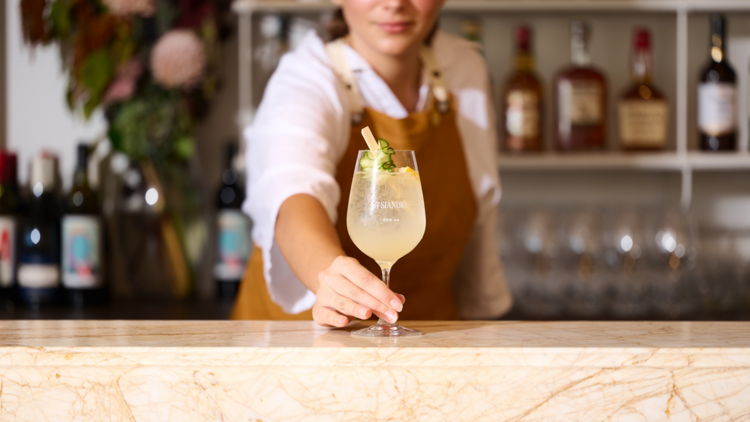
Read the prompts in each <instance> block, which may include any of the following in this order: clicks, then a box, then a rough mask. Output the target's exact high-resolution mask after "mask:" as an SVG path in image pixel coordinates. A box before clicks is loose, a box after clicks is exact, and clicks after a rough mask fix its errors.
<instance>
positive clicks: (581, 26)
mask: <svg viewBox="0 0 750 422" xmlns="http://www.w3.org/2000/svg"><path fill="white" fill-rule="evenodd" d="M588 33H589V27H588V25H586V24H585V23H583V22H581V21H572V22H570V34H571V36H572V37H573V38H576V37H580V38H582V39H584V40H585V39H586V37H587V36H588Z"/></svg>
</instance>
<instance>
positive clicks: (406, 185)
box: [346, 148, 426, 337]
mask: <svg viewBox="0 0 750 422" xmlns="http://www.w3.org/2000/svg"><path fill="white" fill-rule="evenodd" d="M425 225H426V219H425V212H424V197H423V196H422V184H421V182H420V180H419V171H418V169H417V159H416V158H415V157H414V151H396V150H393V149H390V148H386V149H381V150H378V151H377V152H373V151H359V154H358V155H357V166H356V168H355V169H354V179H353V181H352V189H351V192H350V193H349V208H348V211H347V215H346V227H347V229H348V230H349V236H351V238H352V241H353V242H354V244H355V245H357V247H358V248H359V249H360V250H361V251H362V252H363V253H364V254H365V255H367V256H369V257H370V258H372V259H374V260H375V262H377V263H378V265H379V266H380V269H381V270H382V272H383V283H385V284H386V286H388V287H390V274H391V268H392V267H393V264H395V263H396V261H398V260H399V259H400V258H401V257H403V256H404V255H406V254H407V253H409V252H411V251H412V250H413V249H414V248H415V247H416V246H417V244H419V242H420V241H421V240H422V237H423V236H424V231H425ZM352 335H354V336H366V337H393V336H419V335H422V332H421V331H417V330H412V329H410V328H406V327H402V326H400V325H398V324H391V323H389V322H387V321H383V320H382V319H380V320H378V322H377V324H375V325H373V326H371V327H369V328H365V329H361V330H357V331H352Z"/></svg>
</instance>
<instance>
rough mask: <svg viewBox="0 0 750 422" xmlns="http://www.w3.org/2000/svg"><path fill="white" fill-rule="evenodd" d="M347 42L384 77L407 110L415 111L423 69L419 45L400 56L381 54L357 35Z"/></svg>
mask: <svg viewBox="0 0 750 422" xmlns="http://www.w3.org/2000/svg"><path fill="white" fill-rule="evenodd" d="M347 42H348V43H349V45H351V47H352V48H353V49H354V50H355V51H357V53H359V55H360V56H362V57H363V58H364V59H365V60H367V62H368V63H369V64H370V66H372V69H373V70H374V71H375V72H376V73H377V74H378V75H380V77H381V78H383V80H384V81H385V83H386V84H388V87H389V88H391V91H393V94H394V95H395V96H396V98H398V100H399V102H400V103H401V105H403V106H404V108H405V109H406V111H407V112H412V111H415V110H416V108H417V103H418V102H419V87H420V84H421V71H422V65H421V62H420V60H419V47H415V48H413V49H411V50H410V51H407V52H406V53H404V54H402V55H400V56H390V55H386V54H381V53H380V52H378V51H376V50H375V49H373V48H372V47H371V46H370V45H368V44H367V43H366V42H363V41H361V40H358V39H357V37H353V36H349V37H347ZM412 50H413V51H412Z"/></svg>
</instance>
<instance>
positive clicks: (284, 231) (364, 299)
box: [275, 194, 403, 327]
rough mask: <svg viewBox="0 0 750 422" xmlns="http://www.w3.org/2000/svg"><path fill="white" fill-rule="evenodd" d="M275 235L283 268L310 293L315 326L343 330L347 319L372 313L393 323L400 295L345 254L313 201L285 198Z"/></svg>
mask: <svg viewBox="0 0 750 422" xmlns="http://www.w3.org/2000/svg"><path fill="white" fill-rule="evenodd" d="M275 237H276V244H277V245H278V247H279V250H281V253H282V254H283V255H284V259H285V260H286V261H287V263H288V264H289V267H290V268H291V269H292V271H293V272H294V274H295V275H296V276H297V278H299V280H300V281H301V282H302V283H303V284H304V285H305V286H306V287H307V288H308V289H310V290H311V291H312V292H313V293H315V295H316V298H317V301H316V303H315V306H313V318H314V319H315V322H317V323H318V324H320V325H328V326H334V327H343V326H344V325H346V324H347V323H349V320H350V317H355V318H359V319H367V318H369V317H370V316H371V315H372V313H374V314H375V315H377V316H378V317H379V318H382V319H384V320H386V321H389V322H396V320H397V319H398V314H397V313H396V312H400V311H401V309H402V303H403V296H402V297H399V295H396V294H395V293H393V292H392V291H391V290H390V289H389V288H388V287H386V285H385V284H384V283H383V282H382V281H381V280H380V279H379V278H378V277H376V276H375V275H374V274H372V273H371V272H370V271H368V270H367V269H366V268H365V267H363V266H362V265H360V264H359V262H357V260H356V259H354V258H350V257H347V256H346V254H345V252H344V250H343V249H342V248H341V242H340V241H339V238H338V235H337V234H336V229H335V228H334V226H333V224H332V223H331V220H330V218H329V217H328V214H327V213H326V211H325V208H323V205H322V204H321V203H320V201H318V200H317V199H316V198H314V197H313V196H311V195H306V194H298V195H293V196H291V197H289V198H287V199H286V200H285V201H284V202H283V203H282V204H281V207H280V208H279V213H278V216H277V218H276V228H275Z"/></svg>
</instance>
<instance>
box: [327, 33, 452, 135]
mask: <svg viewBox="0 0 750 422" xmlns="http://www.w3.org/2000/svg"><path fill="white" fill-rule="evenodd" d="M345 47H346V44H345V43H344V40H343V38H339V39H337V40H334V41H331V42H328V43H326V50H327V51H328V57H329V59H330V60H331V67H332V68H333V72H334V73H335V74H336V75H337V76H338V77H339V79H340V80H341V81H342V82H343V83H344V86H345V87H346V95H347V96H348V97H349V104H351V111H352V123H353V124H359V123H360V122H362V116H363V115H364V114H363V113H364V107H363V106H362V95H361V93H360V91H359V86H358V85H357V79H356V78H355V77H354V72H352V69H351V68H350V67H349V63H347V61H346V52H345V51H344V49H345ZM419 58H420V60H421V61H422V65H423V66H424V67H425V70H426V71H427V77H428V80H429V83H430V88H431V89H432V95H433V96H434V97H435V101H436V104H437V109H438V111H439V112H440V113H442V114H445V113H447V112H448V110H450V96H449V95H448V89H447V88H446V85H445V80H444V79H443V72H442V71H441V70H440V65H439V64H438V61H437V59H436V58H435V54H434V53H433V52H432V49H431V48H430V47H428V46H424V47H422V50H420V52H419Z"/></svg>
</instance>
